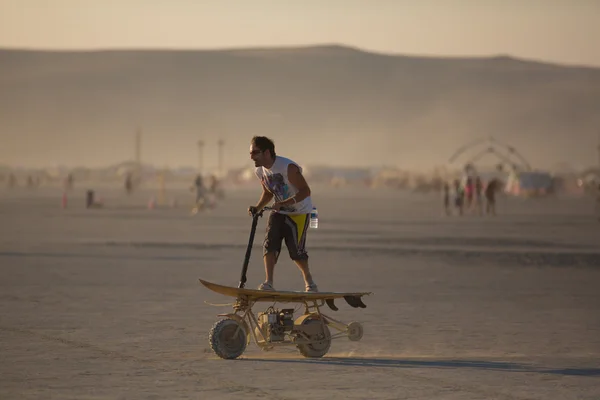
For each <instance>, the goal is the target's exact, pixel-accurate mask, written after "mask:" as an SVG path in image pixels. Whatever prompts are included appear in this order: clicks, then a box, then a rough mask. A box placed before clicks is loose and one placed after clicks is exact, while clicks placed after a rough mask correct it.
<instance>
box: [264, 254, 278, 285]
mask: <svg viewBox="0 0 600 400" xmlns="http://www.w3.org/2000/svg"><path fill="white" fill-rule="evenodd" d="M263 258H264V261H265V276H266V280H265V282H268V283H269V284H270V285H273V272H274V270H275V264H277V253H275V252H273V251H271V252H269V253H267V254H265V256H264V257H263Z"/></svg>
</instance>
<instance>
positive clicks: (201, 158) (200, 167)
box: [198, 140, 204, 175]
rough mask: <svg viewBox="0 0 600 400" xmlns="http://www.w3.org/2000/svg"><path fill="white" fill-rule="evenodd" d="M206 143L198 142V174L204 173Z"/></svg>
mask: <svg viewBox="0 0 600 400" xmlns="http://www.w3.org/2000/svg"><path fill="white" fill-rule="evenodd" d="M203 170H204V141H203V140H198V173H199V174H200V175H202V173H203V172H204V171H203Z"/></svg>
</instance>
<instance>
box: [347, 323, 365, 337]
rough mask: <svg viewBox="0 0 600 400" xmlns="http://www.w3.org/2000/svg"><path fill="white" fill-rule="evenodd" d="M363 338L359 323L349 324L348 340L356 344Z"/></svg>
mask: <svg viewBox="0 0 600 400" xmlns="http://www.w3.org/2000/svg"><path fill="white" fill-rule="evenodd" d="M362 337H363V327H362V325H361V324H360V322H350V323H349V324H348V339H350V340H351V341H353V342H358V341H359V340H360V339H362Z"/></svg>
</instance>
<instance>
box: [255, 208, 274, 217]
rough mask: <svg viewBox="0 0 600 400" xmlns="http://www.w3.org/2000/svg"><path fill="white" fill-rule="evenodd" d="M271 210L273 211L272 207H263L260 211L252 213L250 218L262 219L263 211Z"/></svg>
mask: <svg viewBox="0 0 600 400" xmlns="http://www.w3.org/2000/svg"><path fill="white" fill-rule="evenodd" d="M272 209H273V207H270V206H265V207H263V208H262V210H260V211H256V212H254V213H253V214H252V218H258V217H262V215H263V213H264V212H265V211H270V210H272Z"/></svg>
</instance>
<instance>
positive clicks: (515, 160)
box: [448, 137, 531, 172]
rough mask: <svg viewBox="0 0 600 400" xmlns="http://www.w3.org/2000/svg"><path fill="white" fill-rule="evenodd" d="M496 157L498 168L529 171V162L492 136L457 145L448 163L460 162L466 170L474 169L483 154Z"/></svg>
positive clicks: (511, 147) (515, 150) (512, 148)
mask: <svg viewBox="0 0 600 400" xmlns="http://www.w3.org/2000/svg"><path fill="white" fill-rule="evenodd" d="M489 155H492V156H494V157H496V159H497V161H498V163H497V164H496V166H497V169H498V170H503V169H505V167H506V166H509V167H510V170H511V171H513V172H522V171H531V164H529V162H528V161H527V160H526V159H525V157H523V155H522V154H521V153H519V152H518V151H517V149H515V148H514V147H513V146H511V145H509V144H506V143H503V142H500V141H498V140H497V139H495V138H493V137H489V138H482V139H477V140H473V141H471V142H468V143H466V144H464V145H462V146H461V147H459V148H458V149H457V150H456V151H455V152H454V154H452V156H451V157H450V159H449V160H448V163H449V164H455V163H458V162H460V163H461V166H462V167H463V168H464V169H465V170H466V171H469V170H475V164H476V163H477V162H478V161H479V160H481V159H482V158H484V157H485V156H489Z"/></svg>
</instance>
